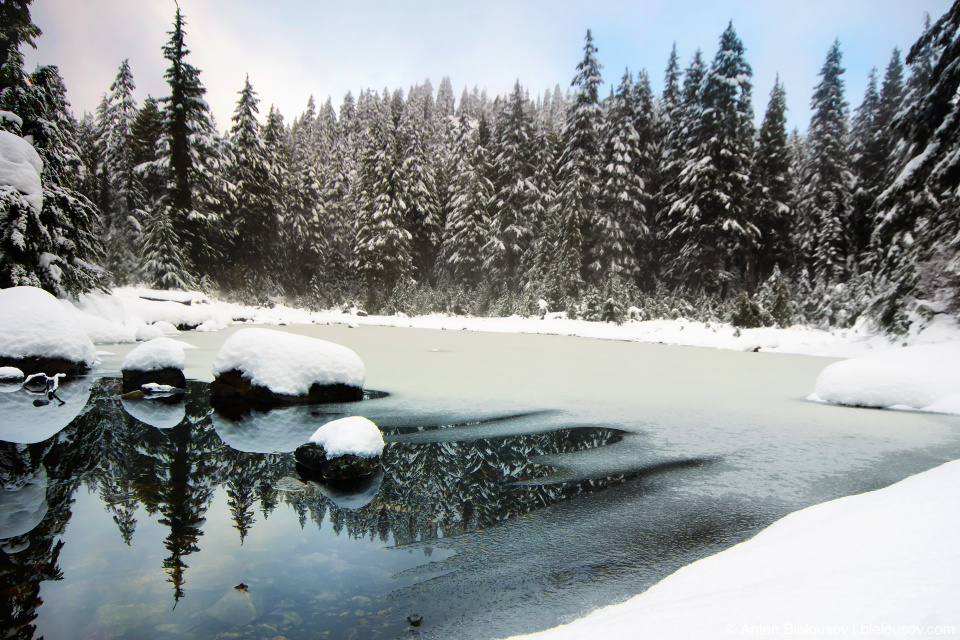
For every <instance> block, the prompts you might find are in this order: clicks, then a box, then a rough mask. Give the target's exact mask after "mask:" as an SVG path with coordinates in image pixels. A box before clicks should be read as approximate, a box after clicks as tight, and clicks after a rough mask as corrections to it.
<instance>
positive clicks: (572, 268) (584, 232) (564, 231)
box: [553, 29, 603, 300]
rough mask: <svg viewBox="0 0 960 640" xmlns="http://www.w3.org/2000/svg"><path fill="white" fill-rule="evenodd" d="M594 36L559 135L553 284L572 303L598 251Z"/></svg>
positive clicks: (599, 153)
mask: <svg viewBox="0 0 960 640" xmlns="http://www.w3.org/2000/svg"><path fill="white" fill-rule="evenodd" d="M596 54H597V48H596V46H594V44H593V35H592V34H591V33H590V30H589V29H588V30H587V35H586V43H585V44H584V47H583V60H581V61H580V63H579V64H578V65H577V73H576V75H575V76H574V78H573V82H571V84H570V86H571V87H573V88H574V89H575V92H576V95H575V97H574V102H573V105H572V107H571V108H570V111H569V114H568V116H567V121H566V124H565V126H564V129H563V138H564V149H563V154H562V155H561V157H560V178H559V198H558V201H559V211H560V216H561V217H560V219H559V220H557V222H558V224H559V237H558V240H557V246H556V251H557V255H556V258H555V260H556V263H555V264H556V268H555V273H554V276H553V278H554V283H555V286H556V285H560V286H562V287H563V290H564V294H565V295H566V296H567V297H569V298H571V299H573V300H577V299H579V298H580V295H581V293H582V290H583V285H584V284H585V283H586V281H587V280H586V275H587V274H586V269H585V267H586V266H587V264H588V257H589V256H590V255H591V253H592V252H593V249H594V247H595V246H596V245H597V238H596V231H595V230H596V229H598V228H599V225H598V224H597V201H598V198H599V195H600V188H599V187H600V181H599V170H600V167H601V165H602V162H603V149H602V147H601V144H600V135H601V134H600V130H601V127H602V125H603V112H602V109H601V107H600V85H601V84H602V82H603V78H602V77H601V75H600V69H601V68H602V66H601V65H600V62H599V61H598V60H597V55H596Z"/></svg>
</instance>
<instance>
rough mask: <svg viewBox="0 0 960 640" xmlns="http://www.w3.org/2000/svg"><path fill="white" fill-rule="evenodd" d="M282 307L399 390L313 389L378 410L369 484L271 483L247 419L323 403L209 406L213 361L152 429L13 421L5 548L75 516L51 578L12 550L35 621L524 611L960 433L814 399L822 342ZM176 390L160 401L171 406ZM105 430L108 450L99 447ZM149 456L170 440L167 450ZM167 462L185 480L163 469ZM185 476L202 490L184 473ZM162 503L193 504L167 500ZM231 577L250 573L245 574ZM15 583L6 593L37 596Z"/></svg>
mask: <svg viewBox="0 0 960 640" xmlns="http://www.w3.org/2000/svg"><path fill="white" fill-rule="evenodd" d="M279 329H280V330H286V331H293V332H297V333H302V334H305V335H310V336H314V337H319V338H323V339H326V340H330V341H333V342H337V343H339V344H343V345H345V346H348V347H350V348H351V349H353V350H354V351H356V352H357V353H358V354H359V355H360V357H361V358H362V359H363V361H364V363H365V364H366V368H367V384H366V386H367V388H369V389H376V390H382V391H385V392H388V393H389V394H390V395H389V396H388V397H385V398H380V399H376V400H366V401H364V402H361V403H358V404H355V405H351V406H350V407H348V408H342V409H341V408H339V407H337V408H329V409H328V410H327V409H321V410H320V411H318V412H316V413H321V412H323V411H349V412H351V413H356V414H360V415H366V416H367V417H370V418H371V419H373V420H374V421H375V422H376V423H377V424H378V425H380V426H381V427H382V428H383V429H384V430H385V433H386V436H387V438H386V439H387V441H388V443H390V444H389V447H388V450H389V451H388V453H385V462H384V466H385V471H386V473H385V477H384V478H383V479H382V481H381V482H382V485H380V488H379V489H377V488H376V487H375V488H374V490H373V492H372V493H371V496H368V497H367V498H365V499H367V500H368V503H363V504H360V502H362V501H360V502H358V503H354V504H348V502H346V501H343V500H340V502H338V501H337V500H336V499H331V498H330V497H329V496H320V495H303V494H292V495H288V494H285V493H284V492H283V491H277V487H278V483H280V481H281V480H282V477H283V476H285V475H289V473H290V470H289V468H288V467H289V464H290V461H289V456H286V457H284V456H280V455H272V456H265V455H262V454H259V453H257V451H258V446H262V445H260V444H258V443H259V442H261V440H259V439H258V438H260V436H261V435H262V434H263V433H266V434H268V435H271V434H273V433H277V432H276V431H270V429H277V428H279V429H280V430H281V431H282V429H283V428H284V426H283V425H284V424H290V425H293V426H290V427H289V429H292V430H294V431H297V430H299V431H300V432H302V434H303V440H306V438H307V437H309V435H310V433H312V431H313V429H314V428H315V427H316V424H319V423H320V422H322V421H324V420H325V419H327V418H325V417H324V416H323V415H315V416H313V418H315V419H316V423H314V422H313V421H312V420H311V417H310V415H309V414H304V413H303V412H301V413H300V414H299V415H298V417H297V418H296V419H295V420H290V421H289V422H285V421H283V420H275V421H274V424H270V425H267V426H264V425H262V424H261V425H257V426H256V428H257V429H263V430H264V431H262V432H260V435H258V433H255V432H254V429H253V428H247V429H244V428H243V425H231V424H227V423H225V422H224V421H223V420H222V419H218V418H217V417H215V416H213V417H211V416H209V415H208V414H209V410H208V408H207V407H205V406H204V404H203V401H204V395H203V385H194V386H193V387H192V391H191V394H190V395H188V398H187V403H186V410H185V415H186V417H187V420H186V421H184V422H182V423H180V426H178V427H175V428H167V429H162V430H161V429H156V428H154V427H149V426H146V425H144V424H141V423H139V422H137V421H136V420H133V419H131V418H129V417H128V416H126V414H124V413H123V411H122V410H121V408H120V404H119V403H118V402H117V401H115V400H110V398H109V397H108V396H109V393H107V392H106V391H105V390H103V389H102V388H99V387H98V388H96V389H95V391H94V395H95V396H96V395H97V394H98V393H99V394H100V396H102V397H103V399H102V400H101V401H100V402H101V405H102V406H101V408H100V409H97V411H99V413H97V411H87V412H86V413H85V414H83V415H81V418H80V419H79V420H80V421H81V422H83V420H86V423H84V424H86V426H84V427H82V428H78V430H77V431H76V434H75V436H71V437H72V438H73V442H75V443H77V442H79V443H81V444H82V443H83V442H87V444H86V445H84V446H85V447H86V450H85V451H86V452H85V453H84V454H83V456H80V454H77V456H78V460H79V459H80V458H83V460H84V462H76V463H70V464H67V463H66V462H64V459H68V458H69V456H68V455H66V454H61V453H60V451H61V450H63V451H66V450H67V449H66V448H67V447H69V446H70V442H69V440H70V438H64V437H61V438H59V439H58V438H53V439H52V441H56V442H55V443H54V444H49V443H48V444H46V445H44V444H43V443H38V444H34V445H30V446H31V447H33V449H32V450H31V451H33V452H34V453H32V454H30V455H32V456H33V458H31V460H33V462H32V463H30V464H27V463H24V462H23V460H20V459H18V458H17V456H21V457H23V456H25V455H27V453H24V451H25V449H24V447H23V446H21V447H19V448H17V447H7V449H6V450H5V465H6V466H5V469H6V470H7V472H8V475H9V474H13V475H16V474H14V473H13V471H11V469H14V468H18V469H20V470H19V471H18V473H19V474H20V476H22V477H26V475H30V477H33V478H38V479H37V480H36V482H35V483H34V484H35V485H37V486H39V485H41V484H42V483H41V480H40V479H39V478H40V475H39V474H41V473H45V474H46V476H45V479H43V482H45V483H46V487H47V494H46V495H47V503H48V504H47V507H46V508H47V510H48V512H49V513H47V515H42V514H38V516H37V517H38V518H41V519H42V522H40V523H39V524H38V525H37V526H36V528H35V529H34V530H33V532H32V533H31V534H30V536H25V535H21V536H20V538H16V539H15V540H14V541H13V543H12V546H11V543H9V541H8V542H7V543H3V542H2V541H0V546H2V545H3V544H6V545H7V546H5V547H4V549H5V550H4V553H5V554H7V556H8V557H9V558H14V556H20V555H21V554H29V553H30V550H29V549H27V550H23V549H19V550H18V548H17V545H20V546H22V544H23V540H22V538H26V537H29V538H30V539H31V541H32V542H31V544H32V545H33V546H32V548H33V549H34V550H35V551H36V550H38V549H41V548H42V547H43V545H42V544H39V543H38V542H37V540H40V539H45V540H47V541H48V542H49V544H48V545H47V548H48V549H50V548H52V545H53V542H52V540H54V539H59V540H62V541H63V545H62V548H59V549H58V551H57V555H56V557H55V558H54V560H55V562H54V564H55V565H56V566H57V567H56V568H57V569H58V571H59V572H60V574H62V579H61V580H52V579H51V577H55V576H51V575H47V574H43V573H42V572H41V573H39V574H37V575H33V576H32V577H27V578H23V576H19V574H16V572H15V571H13V570H7V571H6V573H7V574H8V576H7V577H8V578H11V577H12V576H13V575H14V574H16V575H17V576H19V577H17V579H18V580H24V582H23V583H22V584H27V583H28V582H29V583H30V584H32V585H40V588H39V597H41V598H42V600H43V604H42V605H40V606H34V607H33V609H31V611H36V613H37V614H38V617H37V619H36V620H35V621H34V623H33V624H35V625H36V636H37V637H39V636H40V635H45V636H46V637H49V638H60V637H83V636H85V635H86V636H90V637H150V636H152V637H158V638H165V637H191V636H193V637H214V636H216V634H218V633H234V632H236V633H239V634H240V635H239V636H230V637H257V638H259V637H276V636H277V635H284V636H285V637H288V638H295V637H320V636H319V634H322V633H323V632H324V631H328V632H330V634H332V635H330V636H329V637H357V638H361V637H370V638H374V637H389V638H392V637H396V636H397V635H404V634H408V633H409V632H410V631H409V630H408V629H407V625H406V621H405V618H406V616H407V615H410V614H413V613H416V614H419V615H422V616H423V624H422V626H420V627H419V629H418V630H417V631H418V632H419V634H420V635H421V637H436V638H454V637H455V638H495V637H502V636H506V635H511V634H515V633H520V632H528V631H535V630H539V629H543V628H547V627H551V626H555V625H556V624H559V623H561V622H565V621H569V620H571V619H573V618H576V617H580V616H582V615H584V614H586V613H587V612H589V611H590V610H592V609H594V608H597V607H600V606H603V605H606V604H611V603H613V602H618V601H622V600H624V599H626V598H628V597H630V596H632V595H635V594H636V593H639V592H641V591H643V590H645V589H646V588H648V587H649V586H651V585H652V584H654V583H655V582H657V581H659V580H660V579H662V578H663V577H665V576H666V575H668V574H670V573H672V572H673V571H675V570H676V569H677V568H679V567H681V566H683V565H685V564H688V563H690V562H692V561H694V560H696V559H698V558H701V557H704V556H706V555H709V554H712V553H715V552H717V551H719V550H722V549H724V548H726V547H729V546H730V545H732V544H735V543H737V542H739V541H742V540H744V539H746V538H748V537H750V536H752V535H753V534H754V533H756V532H757V531H758V530H760V529H761V528H763V527H765V526H767V525H768V524H770V523H771V522H773V521H774V520H776V519H778V518H779V517H781V516H783V515H785V514H787V513H789V512H791V511H795V510H797V509H800V508H803V507H805V506H808V505H811V504H816V503H819V502H823V501H826V500H830V499H833V498H836V497H840V496H843V495H849V494H853V493H860V492H863V491H868V490H871V489H876V488H880V487H883V486H887V485H889V484H892V483H894V482H896V481H898V480H901V479H903V478H905V477H907V476H909V475H912V474H914V473H918V472H920V471H923V470H926V469H929V468H932V467H934V466H936V465H938V464H941V463H942V462H945V461H947V460H951V459H955V458H958V457H960V418H956V417H948V416H934V415H925V414H916V413H906V412H891V411H876V410H867V409H851V408H838V407H832V406H826V405H819V404H815V403H811V402H807V401H805V400H804V398H805V397H806V396H807V395H808V394H809V393H810V392H811V391H812V390H813V385H814V382H815V380H816V377H817V374H818V373H819V372H820V371H821V370H822V369H823V367H824V366H826V365H827V364H828V363H829V362H831V361H830V360H828V359H824V358H814V357H808V356H790V355H781V354H765V353H741V352H733V351H721V350H713V349H703V348H687V347H673V346H661V345H645V344H637V343H627V342H612V341H599V340H588V339H578V338H569V337H552V336H536V335H512V334H484V333H474V332H455V331H436V330H418V329H397V328H381V327H368V326H364V327H361V328H358V329H349V328H347V327H345V326H342V325H339V326H290V327H280V328H279ZM233 330H235V329H230V330H227V331H223V332H218V333H206V334H205V333H184V334H182V335H181V336H179V338H180V339H182V340H184V341H186V342H189V343H190V344H192V345H194V346H196V347H197V348H196V349H193V350H189V351H188V352H187V356H188V367H187V371H186V374H187V377H188V378H193V379H196V380H202V381H203V380H207V381H208V380H209V379H210V363H211V362H212V360H213V355H214V353H215V352H216V349H217V348H218V347H219V345H220V344H221V343H222V342H223V340H224V339H225V338H226V337H227V336H228V335H229V334H230V333H231V332H232V331H233ZM132 346H133V345H111V346H105V347H101V348H102V349H104V350H107V351H110V352H112V355H109V356H106V355H105V356H102V358H103V364H102V366H100V367H99V368H98V369H97V370H96V372H95V373H96V374H97V375H99V376H113V375H116V374H117V373H118V371H117V370H118V367H119V363H120V361H121V359H122V356H123V355H124V354H125V353H126V351H128V350H129V349H130V348H132ZM101 387H102V385H101ZM98 389H99V390H98ZM2 400H3V397H2V395H0V401H2ZM18 415H19V413H18ZM278 415H279V414H278ZM99 416H102V417H99ZM173 416H174V417H173V419H169V417H168V418H166V419H167V420H168V422H167V423H166V424H164V425H162V426H167V427H172V425H173V424H177V422H176V421H177V420H178V419H179V414H176V413H174V414H173ZM304 416H306V417H304ZM95 418H96V420H100V421H101V422H103V423H110V424H111V425H112V424H117V425H121V424H122V425H123V426H122V427H119V426H118V427H117V429H116V431H117V434H116V436H115V437H112V436H110V434H109V433H106V432H104V433H100V432H97V431H96V429H97V428H98V427H97V426H95V425H93V426H91V424H92V422H95ZM144 419H145V420H146V421H147V422H150V419H151V418H150V417H149V416H147V417H146V418H144ZM3 420H4V418H3V417H0V421H3ZM110 421H113V422H110ZM278 424H279V425H280V426H279V427H278V426H277V425H278ZM440 427H442V428H440ZM84 429H86V430H87V431H83V430H84ZM68 431H69V429H68ZM120 431H123V437H121V436H120V435H119V432H120ZM64 433H66V432H64ZM545 434H552V435H545ZM281 435H282V436H283V437H289V438H290V439H291V441H297V440H298V438H299V437H300V435H301V434H300V433H293V434H290V433H283V434H281ZM271 437H272V435H271ZM278 437H279V436H278ZM84 438H86V440H84ZM303 440H301V441H303ZM52 441H51V442H52ZM81 444H77V445H76V447H79V448H82V447H81ZM44 446H45V447H46V449H45V450H44V449H43V447H44ZM98 448H102V454H103V455H104V457H105V458H107V459H109V460H108V462H110V461H112V463H110V464H108V463H107V462H102V461H98V460H96V459H91V458H95V457H96V455H97V453H96V451H97V450H98ZM71 451H72V450H71ZM115 451H123V452H125V453H123V455H120V454H116V453H115ZM28 453H29V452H28ZM41 454H42V455H43V456H44V457H43V458H42V459H43V465H44V467H45V468H44V469H43V470H41V469H39V468H38V466H37V465H38V463H37V462H36V460H38V459H39V456H40V455H41ZM71 455H72V454H71ZM148 459H156V460H161V461H165V462H162V464H160V466H161V467H163V470H162V473H161V472H160V471H157V470H156V469H154V468H153V467H150V464H153V463H150V464H147V463H144V462H143V461H144V460H148ZM11 460H12V461H11ZM129 460H135V461H139V462H136V464H138V465H144V464H145V465H146V467H145V470H141V471H142V473H141V475H140V476H137V475H136V474H131V473H128V472H124V471H123V469H125V468H128V467H130V465H131V463H129V462H128V461H129ZM18 464H19V467H18V466H17V465H18ZM31 464H32V465H33V466H32V467H31V466H30V465H31ZM71 465H72V466H71ZM463 466H469V467H471V468H469V469H462V468H461V467H463ZM67 467H70V468H67ZM147 467H149V468H147ZM473 467H475V468H473ZM218 469H219V470H220V471H218ZM224 470H227V471H224ZM138 473H139V472H138ZM25 474H26V475H25ZM111 474H113V476H111ZM150 474H153V475H150ZM177 474H180V476H182V477H183V478H192V480H187V481H181V482H179V483H178V482H174V478H175V476H177ZM471 474H473V475H471ZM121 476H122V479H123V481H122V482H114V481H111V479H110V477H121ZM147 477H149V478H153V479H152V480H144V478H147ZM138 478H139V480H138ZM157 478H165V479H166V480H165V481H163V482H160V481H158V480H157ZM138 483H139V484H138ZM7 484H8V485H9V484H11V481H8V483H7ZM19 484H21V485H22V484H23V481H22V480H21V482H20V483H19ZM154 485H157V486H154ZM31 486H33V485H31ZM84 487H86V488H87V489H90V488H91V487H93V488H94V489H96V490H95V491H88V490H85V489H84ZM104 487H108V488H109V490H106V491H105V490H104ZM280 488H281V489H283V488H284V487H283V486H282V483H281V486H280ZM378 490H379V492H380V493H379V494H377V493H376V492H377V491H378ZM21 491H26V489H21ZM177 491H181V492H183V491H186V492H187V494H189V495H184V496H179V498H178V496H175V495H169V494H170V493H171V492H173V493H176V492H177ZM17 495H20V494H17ZM23 495H26V494H25V493H24V494H23ZM143 496H155V499H154V498H151V499H143ZM370 498H372V500H373V501H372V502H369V500H370ZM70 500H73V503H72V504H71V503H70ZM151 500H153V502H151ZM178 500H179V502H178ZM7 502H8V503H9V502H10V500H7ZM278 503H279V504H278ZM171 504H193V505H194V507H195V508H194V510H193V511H192V512H191V514H192V515H190V514H179V515H178V514H177V513H172V512H171V511H170V508H169V505H171ZM265 504H266V505H267V506H270V505H273V506H272V508H270V509H268V508H266V507H265V506H264V505H265ZM2 505H3V503H2V502H0V510H2V508H3V507H2ZM164 505H167V506H164ZM200 506H203V509H200V508H199V507H200ZM151 510H152V511H151ZM51 514H53V515H51ZM198 514H199V515H198ZM265 514H267V515H265ZM54 516H56V517H55V518H54ZM130 517H134V518H135V519H136V526H135V527H134V529H135V530H134V531H132V532H131V531H130V529H131V525H130V523H129V522H128V520H129V518H130ZM125 518H126V520H125ZM178 518H179V519H178ZM191 518H192V519H191ZM51 519H55V520H57V522H56V523H55V524H56V526H54V525H51V524H50V521H51ZM124 525H126V527H127V529H126V530H125V529H124ZM318 525H319V526H318ZM45 527H46V533H44V531H42V530H44V528H45ZM58 527H59V528H58ZM178 527H179V528H180V529H178ZM61 530H62V531H61ZM241 530H242V531H241ZM124 531H126V532H127V533H126V537H127V540H124V535H122V534H123V533H124ZM184 531H186V533H184ZM177 532H179V533H177ZM175 533H177V535H174V534H175ZM241 533H242V536H241ZM38 536H39V538H38ZM44 536H46V537H45V538H44ZM184 540H186V543H184ZM127 542H129V544H127ZM241 542H242V544H241ZM178 545H181V546H183V545H185V546H183V548H180V547H179V546H178ZM191 545H192V546H191ZM171 547H175V548H174V549H171ZM47 555H48V556H49V552H48V554H47ZM48 559H49V558H48ZM18 562H19V561H14V562H12V564H11V562H10V561H8V562H7V565H8V566H13V565H16V566H20V565H19V564H18ZM35 564H36V563H35ZM180 565H183V566H180ZM38 566H39V565H38ZM50 571H53V568H50ZM35 573H36V572H35ZM174 576H179V577H177V578H175V577H174ZM178 581H180V584H178ZM239 583H243V584H246V585H247V586H248V590H247V591H242V590H235V589H233V587H234V586H235V585H238V584H239ZM14 584H16V583H14ZM4 587H5V588H6V585H4ZM175 592H176V595H177V596H178V597H177V598H176V599H175V598H174V595H175ZM5 593H6V592H5ZM2 597H3V598H6V597H8V596H2ZM9 597H10V598H13V596H9ZM11 602H13V604H11V605H6V608H7V609H8V610H13V611H18V610H19V609H17V607H21V608H23V606H24V605H23V604H22V603H20V604H17V603H19V602H20V600H12V601H11ZM174 602H176V605H177V606H176V608H173V604H174ZM10 607H12V609H10ZM321 611H322V615H321V614H320V613H318V612H321ZM14 617H15V616H8V618H9V619H13V618H14ZM145 634H146V635H145ZM224 637H227V636H224Z"/></svg>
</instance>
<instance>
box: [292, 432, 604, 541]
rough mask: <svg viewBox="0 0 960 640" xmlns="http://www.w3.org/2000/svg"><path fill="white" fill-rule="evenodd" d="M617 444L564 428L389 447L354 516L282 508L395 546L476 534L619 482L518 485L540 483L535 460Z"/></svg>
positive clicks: (318, 501) (302, 505) (320, 504)
mask: <svg viewBox="0 0 960 640" xmlns="http://www.w3.org/2000/svg"><path fill="white" fill-rule="evenodd" d="M619 439H620V433H619V432H617V431H614V430H611V429H602V428H578V429H562V430H559V431H554V432H550V433H544V434H536V435H522V436H506V437H501V438H490V439H483V440H473V441H465V442H439V443H424V444H400V443H392V444H388V445H387V447H386V448H385V449H384V452H383V456H382V458H381V461H382V464H383V468H384V479H383V483H382V485H381V488H380V492H379V493H378V494H377V497H376V498H374V500H373V501H372V502H370V503H369V504H368V505H366V506H364V507H361V508H360V509H343V508H341V507H339V506H337V505H336V504H335V503H332V502H331V501H330V500H328V499H327V498H326V497H324V496H323V495H321V494H317V493H306V494H303V493H301V494H292V495H288V496H287V497H286V501H287V502H288V503H290V504H292V505H293V506H294V508H295V509H297V511H298V513H308V514H309V515H310V519H311V520H312V521H314V522H315V523H317V524H318V525H319V524H320V523H321V522H322V520H323V517H324V515H325V513H326V512H327V511H328V510H329V519H330V521H331V522H332V525H333V528H334V530H335V531H336V532H337V533H338V534H339V533H341V532H343V531H346V533H347V534H348V535H350V536H351V537H354V538H363V537H369V538H371V539H379V540H381V541H382V542H387V541H388V540H389V539H390V537H391V536H392V537H393V540H394V542H395V543H396V544H397V545H403V544H409V543H411V542H416V541H422V540H432V539H436V538H438V537H450V536H453V535H458V534H462V533H465V532H469V531H478V530H481V529H485V528H487V527H490V526H493V525H495V524H497V523H499V522H502V521H504V520H508V519H510V518H513V517H516V516H518V515H522V514H524V513H527V512H529V511H532V510H534V509H538V508H541V507H544V506H548V505H550V504H553V503H555V502H557V501H559V500H563V499H565V498H569V497H571V496H574V495H578V494H580V493H587V492H590V491H596V490H598V489H602V488H605V487H607V486H609V485H610V484H611V483H612V482H618V481H620V480H621V479H622V478H620V477H617V478H599V479H581V480H575V481H569V482H563V483H557V484H549V483H543V484H537V483H531V484H523V485H518V484H516V483H517V482H520V481H524V480H527V481H529V480H536V479H538V478H546V477H547V476H548V475H549V474H550V472H551V470H550V468H549V467H546V466H543V465H539V464H536V463H534V462H531V461H530V459H531V458H533V457H535V456H540V455H548V454H555V453H571V452H575V451H580V450H583V449H588V448H594V447H599V446H603V445H606V444H610V443H611V442H614V441H616V440H619Z"/></svg>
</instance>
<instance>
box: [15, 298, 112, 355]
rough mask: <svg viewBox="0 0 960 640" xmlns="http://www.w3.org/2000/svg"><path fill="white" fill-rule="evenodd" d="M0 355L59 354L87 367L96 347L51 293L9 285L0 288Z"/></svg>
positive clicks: (95, 352) (95, 351) (95, 353)
mask: <svg viewBox="0 0 960 640" xmlns="http://www.w3.org/2000/svg"><path fill="white" fill-rule="evenodd" d="M0 357H7V358H17V359H19V358H29V357H41V358H62V359H64V360H69V361H71V362H76V363H82V364H84V365H86V366H87V367H90V366H91V365H93V363H94V362H95V361H96V359H97V350H96V348H95V347H94V346H93V342H91V341H90V338H88V337H87V334H86V333H84V331H83V330H82V329H81V328H80V327H79V326H77V323H76V322H74V321H72V315H71V314H69V313H65V312H64V307H63V305H61V304H60V301H59V300H57V299H56V298H55V297H54V296H52V295H50V294H49V293H47V292H46V291H44V290H43V289H39V288H37V287H12V288H10V289H0Z"/></svg>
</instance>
